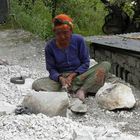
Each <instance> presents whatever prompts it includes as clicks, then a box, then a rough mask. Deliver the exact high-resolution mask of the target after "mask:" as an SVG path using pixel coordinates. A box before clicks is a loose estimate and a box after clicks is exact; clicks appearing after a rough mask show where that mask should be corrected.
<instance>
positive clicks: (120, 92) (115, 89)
mask: <svg viewBox="0 0 140 140" xmlns="http://www.w3.org/2000/svg"><path fill="white" fill-rule="evenodd" d="M96 100H97V102H98V103H99V105H100V106H101V107H102V108H105V109H108V110H114V109H122V108H133V107H134V105H135V103H136V100H135V97H134V95H133V93H132V90H131V88H130V87H128V86H126V85H124V84H122V83H115V84H112V83H105V85H104V86H103V87H101V88H100V89H99V91H98V92H97V94H96Z"/></svg>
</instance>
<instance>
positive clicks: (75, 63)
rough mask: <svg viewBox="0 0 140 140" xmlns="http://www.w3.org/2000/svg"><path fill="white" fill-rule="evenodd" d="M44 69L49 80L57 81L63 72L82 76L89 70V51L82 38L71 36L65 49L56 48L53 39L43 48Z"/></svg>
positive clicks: (75, 35)
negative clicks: (48, 74)
mask: <svg viewBox="0 0 140 140" xmlns="http://www.w3.org/2000/svg"><path fill="white" fill-rule="evenodd" d="M45 59H46V68H47V70H48V71H49V73H50V78H51V79H52V80H54V81H58V77H59V76H60V75H61V73H63V72H76V73H78V74H82V73H84V72H86V71H87V70H88V68H89V62H90V60H89V51H88V48H87V46H86V44H85V41H84V39H83V37H82V36H80V35H77V34H72V36H71V40H70V44H69V46H68V47H67V48H65V49H60V48H58V47H57V46H56V41H55V39H52V40H51V41H49V42H48V43H47V45H46V47H45Z"/></svg>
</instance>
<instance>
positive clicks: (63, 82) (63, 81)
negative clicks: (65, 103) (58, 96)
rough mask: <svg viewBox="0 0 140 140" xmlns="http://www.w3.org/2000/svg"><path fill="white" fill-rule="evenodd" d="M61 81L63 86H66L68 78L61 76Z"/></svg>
mask: <svg viewBox="0 0 140 140" xmlns="http://www.w3.org/2000/svg"><path fill="white" fill-rule="evenodd" d="M59 81H60V83H61V85H62V86H66V85H67V82H66V81H67V80H66V78H64V77H62V76H59Z"/></svg>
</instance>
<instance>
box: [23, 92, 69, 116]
mask: <svg viewBox="0 0 140 140" xmlns="http://www.w3.org/2000/svg"><path fill="white" fill-rule="evenodd" d="M22 105H23V106H24V107H27V108H28V109H29V110H30V111H31V112H32V113H35V114H37V113H43V114H46V115H47V116H50V117H51V116H57V115H59V116H66V111H67V107H68V106H69V99H68V95H67V93H66V92H33V93H31V94H29V95H26V96H25V98H24V100H23V102H22Z"/></svg>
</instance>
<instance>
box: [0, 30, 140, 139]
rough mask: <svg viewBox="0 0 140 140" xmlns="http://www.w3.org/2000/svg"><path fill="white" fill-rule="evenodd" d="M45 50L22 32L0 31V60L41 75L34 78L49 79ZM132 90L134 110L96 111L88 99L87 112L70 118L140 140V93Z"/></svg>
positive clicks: (39, 43)
mask: <svg viewBox="0 0 140 140" xmlns="http://www.w3.org/2000/svg"><path fill="white" fill-rule="evenodd" d="M44 47H45V42H44V41H42V40H40V39H38V37H33V35H32V34H30V33H28V32H25V31H22V30H6V31H0V59H5V60H7V61H8V63H9V65H19V66H21V67H25V68H29V69H30V71H33V70H34V69H35V70H36V71H38V73H40V75H38V76H37V77H35V78H40V76H43V75H44V76H45V75H46V76H47V75H48V72H47V71H46V69H45V58H44ZM114 79H117V80H119V81H121V80H120V79H119V78H116V77H113V78H109V80H114ZM109 80H108V81H109ZM121 82H123V81H121ZM125 84H127V83H125ZM131 87H132V90H133V93H134V96H135V98H136V101H137V103H136V106H135V108H133V109H131V110H117V111H107V110H104V109H101V108H99V106H98V104H97V103H96V100H95V97H94V96H89V97H88V98H87V99H86V104H87V105H88V112H87V113H86V114H85V115H80V114H73V113H71V112H70V113H69V118H70V119H72V120H74V121H76V122H80V123H81V124H83V125H86V126H94V127H95V126H96V127H100V126H104V127H105V126H107V125H108V124H109V125H110V126H113V127H115V128H118V129H119V130H120V131H121V132H122V133H127V134H132V135H134V136H136V137H137V138H138V137H139V136H140V119H139V118H140V91H139V90H138V89H135V88H134V87H133V86H131ZM110 137H112V136H110Z"/></svg>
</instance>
